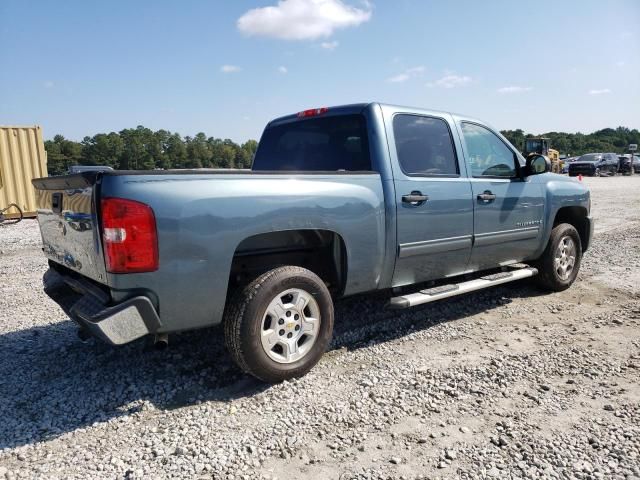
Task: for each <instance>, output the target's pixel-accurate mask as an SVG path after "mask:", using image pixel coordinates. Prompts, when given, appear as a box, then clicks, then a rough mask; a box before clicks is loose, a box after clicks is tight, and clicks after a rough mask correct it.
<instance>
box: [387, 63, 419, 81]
mask: <svg viewBox="0 0 640 480" xmlns="http://www.w3.org/2000/svg"><path fill="white" fill-rule="evenodd" d="M424 70H425V69H424V67H423V66H422V65H420V66H418V67H412V68H407V69H406V70H405V71H404V72H402V73H399V74H398V75H394V76H393V77H389V78H387V82H391V83H402V82H406V81H407V80H409V79H410V78H413V77H417V76H418V75H420V74H422V73H424Z"/></svg>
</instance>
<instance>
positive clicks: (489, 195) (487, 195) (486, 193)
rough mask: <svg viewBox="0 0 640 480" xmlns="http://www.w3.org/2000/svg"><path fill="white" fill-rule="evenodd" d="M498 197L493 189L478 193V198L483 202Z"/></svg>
mask: <svg viewBox="0 0 640 480" xmlns="http://www.w3.org/2000/svg"><path fill="white" fill-rule="evenodd" d="M495 199H496V196H495V195H494V194H493V193H492V192H491V190H485V191H484V192H482V193H480V194H478V200H481V201H483V202H492V201H493V200H495Z"/></svg>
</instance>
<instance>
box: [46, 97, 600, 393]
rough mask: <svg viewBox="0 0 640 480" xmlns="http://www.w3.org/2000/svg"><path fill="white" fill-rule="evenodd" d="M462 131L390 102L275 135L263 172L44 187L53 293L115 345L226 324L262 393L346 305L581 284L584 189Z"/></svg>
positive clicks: (314, 114) (144, 176) (299, 119)
mask: <svg viewBox="0 0 640 480" xmlns="http://www.w3.org/2000/svg"><path fill="white" fill-rule="evenodd" d="M549 170H550V164H549V161H548V159H546V158H545V157H543V156H541V155H537V156H536V155H534V156H530V157H528V158H527V159H526V160H525V159H524V158H523V157H522V156H521V155H520V153H518V151H517V150H516V149H515V148H514V147H513V146H512V145H510V144H509V142H508V141H507V140H506V139H505V138H504V137H503V136H502V135H500V133H498V132H497V131H496V130H495V129H493V128H491V127H490V126H487V125H486V124H484V123H482V122H480V121H478V120H474V119H471V118H467V117H464V116H461V115H454V114H450V113H443V112H434V111H429V110H422V109H419V108H407V107H399V106H392V105H383V104H379V103H368V104H356V105H346V106H340V107H333V108H315V109H310V110H304V111H302V112H300V113H297V114H293V115H288V116H285V117H282V118H278V119H276V120H273V121H271V122H270V123H269V124H268V125H267V127H266V128H265V130H264V133H263V135H262V137H261V140H260V143H259V146H258V150H257V152H256V155H255V158H254V161H253V166H252V169H251V170H250V171H247V170H238V171H229V170H226V171H216V170H175V171H171V170H169V171H117V170H116V171H99V172H81V173H78V174H75V175H66V176H60V177H50V178H41V179H36V180H34V181H33V185H34V186H35V188H36V191H37V198H38V221H39V225H40V230H41V233H42V241H43V251H44V253H45V255H46V257H47V258H48V263H49V270H48V271H47V273H46V274H45V277H44V287H45V291H46V293H47V294H48V295H49V296H50V297H51V298H52V299H54V300H55V301H56V302H57V303H58V304H59V305H60V306H61V307H62V308H63V310H64V311H65V312H66V313H67V314H68V315H69V317H71V318H72V319H73V320H74V321H75V322H76V323H77V324H78V325H79V326H80V330H79V334H81V337H82V338H87V337H88V336H89V335H93V336H95V337H99V338H101V339H102V340H104V341H106V342H108V343H110V344H113V345H120V344H124V343H127V342H131V341H133V340H135V339H138V338H140V337H143V336H147V335H152V336H155V338H160V339H166V337H167V335H168V334H169V333H172V332H178V331H184V330H192V329H199V328H203V327H210V326H212V325H216V324H219V323H221V322H223V323H224V329H223V330H224V335H225V342H226V345H227V348H228V350H229V352H230V354H231V356H232V357H233V359H234V360H235V361H236V363H237V364H238V365H239V366H240V368H242V369H243V370H244V371H245V372H247V373H249V374H251V375H253V376H255V377H257V378H259V379H261V380H263V381H266V382H278V381H282V380H284V379H288V378H292V377H296V376H300V375H303V374H304V373H306V372H307V371H308V370H309V369H311V368H312V367H313V366H314V365H315V364H316V363H317V362H318V360H319V359H320V357H321V356H322V354H323V353H324V351H325V349H326V348H327V346H328V344H329V342H330V340H331V336H332V331H333V324H334V307H333V302H334V300H336V299H338V298H340V297H345V296H348V295H355V294H360V293H363V292H369V291H373V290H386V291H388V292H389V297H390V298H389V307H390V308H397V309H400V308H407V307H412V306H414V305H419V304H424V303H427V302H431V301H434V300H438V299H441V298H446V297H451V296H454V295H459V294H463V293H466V292H470V291H473V290H478V289H480V288H485V287H490V286H493V285H499V284H503V283H506V282H510V281H514V280H518V279H523V278H527V277H534V279H537V281H538V283H539V284H540V285H541V286H543V287H544V288H546V289H549V290H552V291H560V290H564V289H566V288H568V287H569V286H570V285H571V284H572V283H573V281H574V280H575V278H576V276H577V274H578V270H579V268H580V261H581V258H582V255H583V253H584V252H585V251H586V250H587V248H588V247H589V243H590V241H591V236H592V232H593V221H592V219H591V217H590V216H589V210H590V195H589V191H588V189H587V188H586V187H585V186H584V185H583V184H582V183H580V182H578V181H577V180H575V179H569V178H566V177H563V176H560V175H556V174H552V173H550V172H549Z"/></svg>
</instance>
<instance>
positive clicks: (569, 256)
mask: <svg viewBox="0 0 640 480" xmlns="http://www.w3.org/2000/svg"><path fill="white" fill-rule="evenodd" d="M581 261H582V243H581V242H580V235H579V234H578V231H577V230H576V229H575V227H574V226H573V225H570V224H568V223H561V224H559V225H556V226H555V227H553V230H552V231H551V236H550V237H549V243H548V244H547V247H546V248H545V250H544V252H543V253H542V256H541V257H540V258H539V259H538V260H537V261H535V262H533V266H534V267H536V268H537V269H538V275H537V277H535V278H536V281H537V283H538V285H540V286H541V287H542V288H544V289H547V290H551V291H554V292H561V291H562V290H566V289H567V288H569V287H570V286H571V284H572V283H573V282H574V281H575V279H576V277H577V276H578V271H579V270H580V263H581Z"/></svg>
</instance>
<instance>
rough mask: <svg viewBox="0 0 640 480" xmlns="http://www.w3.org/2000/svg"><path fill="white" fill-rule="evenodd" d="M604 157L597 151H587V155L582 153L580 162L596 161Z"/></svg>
mask: <svg viewBox="0 0 640 480" xmlns="http://www.w3.org/2000/svg"><path fill="white" fill-rule="evenodd" d="M601 158H602V155H598V154H596V153H587V154H586V155H582V156H581V157H580V158H579V159H578V161H579V162H595V161H598V160H600V159H601Z"/></svg>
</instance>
